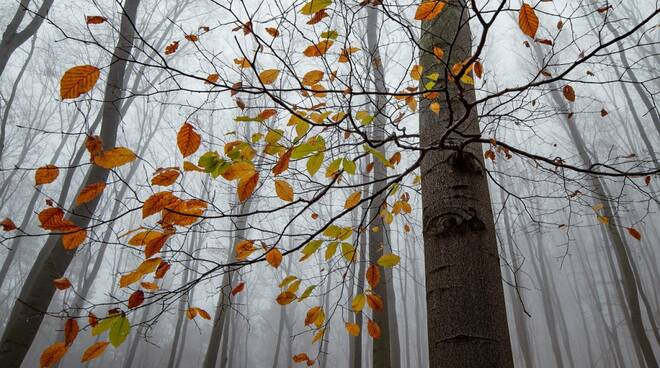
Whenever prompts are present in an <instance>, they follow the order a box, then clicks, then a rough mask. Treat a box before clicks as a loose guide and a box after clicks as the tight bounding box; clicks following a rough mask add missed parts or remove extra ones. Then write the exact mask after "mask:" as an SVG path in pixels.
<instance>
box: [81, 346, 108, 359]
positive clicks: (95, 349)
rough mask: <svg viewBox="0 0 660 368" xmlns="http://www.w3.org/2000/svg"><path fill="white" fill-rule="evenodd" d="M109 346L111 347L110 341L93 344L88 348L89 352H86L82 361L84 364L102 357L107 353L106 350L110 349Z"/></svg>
mask: <svg viewBox="0 0 660 368" xmlns="http://www.w3.org/2000/svg"><path fill="white" fill-rule="evenodd" d="M108 345H110V342H109V341H99V342H96V343H94V344H92V345H91V346H90V347H88V348H87V350H85V352H84V353H83V356H82V359H81V360H80V361H81V362H83V363H84V362H88V361H90V360H92V359H96V358H98V357H100V356H101V354H103V352H105V349H106V348H107V347H108Z"/></svg>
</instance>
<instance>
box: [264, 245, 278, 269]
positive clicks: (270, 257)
mask: <svg viewBox="0 0 660 368" xmlns="http://www.w3.org/2000/svg"><path fill="white" fill-rule="evenodd" d="M266 262H268V264H269V265H271V266H272V267H273V268H278V267H279V266H280V264H281V263H282V252H280V250H279V249H277V248H272V249H270V250H269V251H268V253H266Z"/></svg>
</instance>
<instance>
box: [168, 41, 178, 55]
mask: <svg viewBox="0 0 660 368" xmlns="http://www.w3.org/2000/svg"><path fill="white" fill-rule="evenodd" d="M178 48H179V41H174V42H172V43H170V44H169V45H167V46H166V47H165V55H172V54H173V53H175V52H176V50H177V49H178Z"/></svg>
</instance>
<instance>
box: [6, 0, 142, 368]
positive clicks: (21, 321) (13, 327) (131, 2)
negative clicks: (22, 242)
mask: <svg viewBox="0 0 660 368" xmlns="http://www.w3.org/2000/svg"><path fill="white" fill-rule="evenodd" d="M51 2H52V0H51ZM139 3H140V0H126V3H125V6H124V14H123V15H122V21H121V26H120V37H119V40H118V42H117V46H116V48H115V50H114V53H113V57H112V62H111V67H110V71H109V73H108V79H107V81H108V82H107V84H106V89H105V98H104V101H105V102H104V104H103V123H102V127H101V139H102V140H103V148H104V149H105V150H108V149H111V148H114V146H115V143H116V140H117V129H118V127H119V123H120V120H121V116H120V114H119V110H118V109H117V107H116V106H115V102H116V101H119V100H120V99H121V97H122V87H123V86H122V84H123V81H124V74H125V69H126V64H127V62H126V60H128V59H130V57H131V56H130V55H131V51H132V47H133V37H134V34H135V33H134V29H133V22H134V21H135V16H136V14H137V8H138V4H139ZM0 66H1V64H0ZM108 175H109V170H107V169H104V168H102V167H100V166H96V165H94V166H92V168H91V169H90V170H89V172H88V173H87V176H86V178H85V180H84V181H83V183H82V185H81V187H80V189H81V190H82V189H83V188H85V187H86V186H87V185H89V184H94V183H99V182H105V181H106V180H107V178H108ZM98 203H99V198H97V199H95V200H93V201H91V202H89V203H86V204H84V205H81V206H75V205H74V206H72V208H70V211H69V213H70V215H68V216H67V217H68V218H69V220H71V221H73V222H74V223H75V224H76V225H77V226H79V227H80V228H83V229H84V228H86V227H87V226H88V225H89V223H90V221H91V218H92V217H93V214H94V211H95V210H96V207H97V205H98ZM60 238H61V236H60V235H50V236H49V237H48V239H47V240H46V244H45V245H44V247H43V249H42V250H41V252H40V253H39V256H38V257H37V260H36V261H35V264H34V266H33V267H32V269H31V270H30V274H29V275H28V277H27V280H26V282H25V285H24V286H23V288H22V290H21V293H20V296H19V298H18V301H17V303H16V304H15V305H14V308H13V309H12V312H11V315H10V317H9V322H8V324H7V327H6V329H5V331H4V333H3V336H2V340H1V341H0V361H2V362H3V364H4V366H5V367H8V368H18V367H19V366H20V365H21V363H22V361H23V359H24V358H25V355H26V353H27V351H28V349H29V348H30V345H31V344H32V341H33V340H34V337H35V335H36V334H37V331H38V329H39V326H40V325H41V321H42V320H43V318H44V313H45V311H46V310H47V309H48V305H49V304H50V301H51V299H52V297H53V294H54V293H55V287H54V286H53V284H52V280H53V279H56V278H58V277H61V276H62V275H63V274H64V273H65V272H66V269H67V268H68V266H69V264H70V263H71V259H72V258H73V256H74V254H75V251H68V250H65V249H64V248H63V247H62V245H61V244H60Z"/></svg>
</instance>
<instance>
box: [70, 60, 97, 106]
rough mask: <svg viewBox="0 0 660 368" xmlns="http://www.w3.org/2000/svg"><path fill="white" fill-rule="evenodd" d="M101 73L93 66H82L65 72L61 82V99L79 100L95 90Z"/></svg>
mask: <svg viewBox="0 0 660 368" xmlns="http://www.w3.org/2000/svg"><path fill="white" fill-rule="evenodd" d="M100 75H101V71H100V70H99V68H97V67H95V66H92V65H80V66H74V67H73V68H71V69H69V70H67V71H66V72H64V75H63V76H62V79H61V80H60V97H61V98H62V99H63V100H66V99H70V98H78V97H79V96H80V95H82V94H84V93H87V92H89V91H91V90H92V88H94V86H95V85H96V81H98V79H99V76H100Z"/></svg>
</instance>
